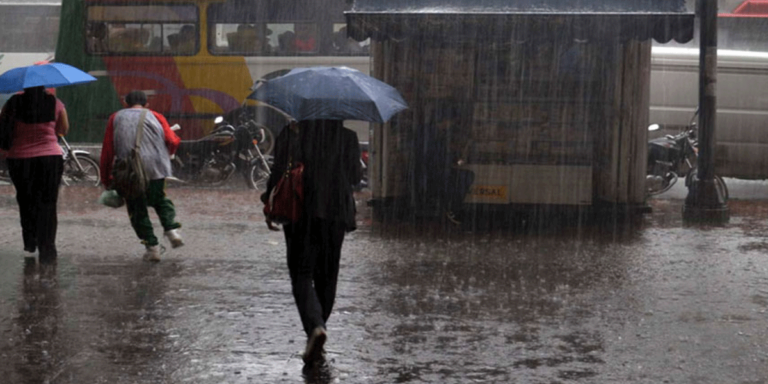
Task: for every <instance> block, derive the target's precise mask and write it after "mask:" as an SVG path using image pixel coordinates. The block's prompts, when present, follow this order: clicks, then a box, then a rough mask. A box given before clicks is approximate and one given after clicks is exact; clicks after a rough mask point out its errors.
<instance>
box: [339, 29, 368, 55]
mask: <svg viewBox="0 0 768 384" xmlns="http://www.w3.org/2000/svg"><path fill="white" fill-rule="evenodd" d="M370 45H371V39H366V40H365V41H355V40H354V39H352V38H349V37H347V24H346V23H335V24H333V38H332V40H331V47H332V49H333V52H334V54H337V55H367V54H368V51H369V47H370Z"/></svg>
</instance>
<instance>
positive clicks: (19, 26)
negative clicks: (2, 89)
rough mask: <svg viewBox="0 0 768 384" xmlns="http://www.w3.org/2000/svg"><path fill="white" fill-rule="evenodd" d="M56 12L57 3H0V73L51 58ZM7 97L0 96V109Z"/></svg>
mask: <svg viewBox="0 0 768 384" xmlns="http://www.w3.org/2000/svg"><path fill="white" fill-rule="evenodd" d="M60 9H61V3H60V2H58V1H47V2H45V1H40V2H38V1H29V0H26V1H20V0H16V1H7V0H0V36H2V38H0V74H1V73H5V72H6V71H8V70H9V69H13V68H17V67H23V66H27V65H32V64H35V63H40V62H47V61H50V60H51V59H53V54H54V51H55V48H56V38H57V36H58V33H59V11H60ZM10 97H11V95H10V94H0V106H2V105H3V104H5V101H6V100H8V99H9V98H10Z"/></svg>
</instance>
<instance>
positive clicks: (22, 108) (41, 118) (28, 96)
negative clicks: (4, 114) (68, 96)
mask: <svg viewBox="0 0 768 384" xmlns="http://www.w3.org/2000/svg"><path fill="white" fill-rule="evenodd" d="M8 109H9V112H10V113H11V114H12V115H13V117H14V118H15V119H16V120H19V121H21V122H23V123H26V124H38V123H47V122H50V121H54V120H56V96H53V95H51V94H49V93H47V92H45V87H34V88H26V89H24V93H22V94H20V95H14V96H13V97H11V98H10V100H8Z"/></svg>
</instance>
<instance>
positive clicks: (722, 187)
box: [685, 168, 728, 201]
mask: <svg viewBox="0 0 768 384" xmlns="http://www.w3.org/2000/svg"><path fill="white" fill-rule="evenodd" d="M694 177H696V168H693V169H691V170H690V171H689V172H688V175H687V176H685V186H686V187H690V186H691V183H692V182H693V178H694ZM715 188H717V191H718V192H719V193H720V196H722V197H723V199H724V200H725V201H728V186H727V185H726V184H725V180H723V178H722V177H720V176H718V175H715Z"/></svg>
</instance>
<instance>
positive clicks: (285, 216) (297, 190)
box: [264, 163, 304, 224]
mask: <svg viewBox="0 0 768 384" xmlns="http://www.w3.org/2000/svg"><path fill="white" fill-rule="evenodd" d="M303 176H304V164H302V163H296V164H294V165H293V167H291V164H290V163H289V164H288V169H287V170H286V171H285V174H284V175H283V177H281V178H280V180H278V182H277V185H275V188H273V189H272V192H271V193H270V194H269V200H267V204H265V205H264V216H266V217H267V219H269V220H270V221H272V222H273V223H276V224H291V223H295V222H297V221H299V219H301V215H302V213H303V206H304V182H303V181H302V180H303Z"/></svg>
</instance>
